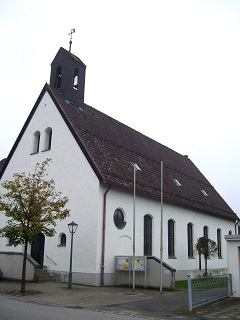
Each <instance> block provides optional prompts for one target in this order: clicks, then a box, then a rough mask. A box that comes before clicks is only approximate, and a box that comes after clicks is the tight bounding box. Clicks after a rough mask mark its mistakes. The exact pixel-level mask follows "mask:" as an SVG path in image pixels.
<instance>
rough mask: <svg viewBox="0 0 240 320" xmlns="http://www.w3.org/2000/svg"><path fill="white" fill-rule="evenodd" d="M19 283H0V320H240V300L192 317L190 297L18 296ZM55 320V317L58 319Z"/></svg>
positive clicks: (43, 287)
mask: <svg viewBox="0 0 240 320" xmlns="http://www.w3.org/2000/svg"><path fill="white" fill-rule="evenodd" d="M19 289H20V283H18V282H8V281H0V320H2V319H3V320H5V319H9V320H10V319H11V320H16V319H18V320H21V319H24V320H28V319H31V320H40V319H41V320H45V319H46V320H48V319H52V320H55V319H57V320H62V319H65V320H68V319H71V320H75V319H78V320H81V319H86V320H87V319H92V320H94V319H98V320H101V319H113V320H123V319H125V320H128V319H151V320H152V319H154V320H156V319H158V320H167V319H168V320H169V319H171V320H175V319H176V320H177V319H185V320H205V319H208V320H209V319H211V320H220V319H228V320H230V319H231V320H237V319H239V320H240V311H239V310H240V299H239V298H236V299H228V300H226V301H222V302H217V303H214V304H211V305H209V306H207V307H204V308H200V309H197V310H195V311H193V312H191V313H189V312H188V311H187V310H188V308H187V293H186V292H184V291H166V292H164V293H163V294H162V295H160V293H159V291H158V290H151V289H149V290H145V289H136V290H135V292H133V291H132V289H130V288H120V287H103V288H101V287H87V286H79V285H73V288H72V289H71V290H69V289H68V288H67V284H66V283H57V282H51V283H49V282H48V283H27V285H26V290H27V294H25V295H21V294H20V293H19ZM55 316H56V317H55Z"/></svg>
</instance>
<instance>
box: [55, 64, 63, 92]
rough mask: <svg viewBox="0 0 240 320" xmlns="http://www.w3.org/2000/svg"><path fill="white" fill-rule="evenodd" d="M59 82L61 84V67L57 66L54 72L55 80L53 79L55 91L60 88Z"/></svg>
mask: <svg viewBox="0 0 240 320" xmlns="http://www.w3.org/2000/svg"><path fill="white" fill-rule="evenodd" d="M61 82H62V68H61V66H58V67H57V70H56V79H55V87H56V88H57V89H58V88H60V87H61Z"/></svg>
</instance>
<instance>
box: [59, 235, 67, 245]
mask: <svg viewBox="0 0 240 320" xmlns="http://www.w3.org/2000/svg"><path fill="white" fill-rule="evenodd" d="M66 243H67V237H66V235H65V233H61V234H60V235H59V245H58V246H59V247H66Z"/></svg>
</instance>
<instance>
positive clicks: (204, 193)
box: [201, 189, 208, 197]
mask: <svg viewBox="0 0 240 320" xmlns="http://www.w3.org/2000/svg"><path fill="white" fill-rule="evenodd" d="M201 192H202V194H203V195H204V196H205V197H208V194H207V192H206V191H205V190H203V189H202V190H201Z"/></svg>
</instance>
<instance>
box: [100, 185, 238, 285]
mask: <svg viewBox="0 0 240 320" xmlns="http://www.w3.org/2000/svg"><path fill="white" fill-rule="evenodd" d="M117 208H121V209H123V211H124V212H125V215H126V222H127V224H126V226H125V227H124V228H123V229H121V230H119V229H117V228H116V226H115V225H114V221H113V213H114V211H115V209H117ZM135 212H136V222H135V223H136V224H135V226H136V237H135V238H136V255H139V256H141V255H143V250H144V249H143V243H144V239H143V234H144V215H146V214H149V215H151V216H152V218H153V255H154V256H156V257H160V213H161V207H160V201H157V200H154V199H151V198H147V197H140V195H137V196H136V211H135ZM106 215H107V222H106V249H105V252H106V264H105V265H106V268H105V272H107V273H112V272H114V256H115V255H132V234H133V194H132V193H130V192H127V191H123V190H119V189H116V188H111V189H110V191H109V192H108V195H107V214H106ZM169 219H173V220H174V221H175V259H169V258H168V249H167V245H168V228H167V226H168V220H169ZM189 222H191V223H192V224H193V226H194V227H193V237H194V241H193V243H194V244H195V243H196V242H197V239H198V238H199V237H201V236H203V227H204V226H205V225H207V226H208V228H209V238H210V239H212V240H214V241H216V242H217V229H218V228H220V229H221V230H222V258H221V259H219V258H215V259H213V260H208V268H209V270H210V269H217V270H219V272H221V270H222V269H224V270H225V269H226V268H227V251H226V243H225V241H224V235H225V234H228V232H229V230H231V231H232V232H233V233H234V222H229V221H227V220H225V219H219V218H216V217H214V216H209V215H206V214H203V213H199V212H196V211H193V210H189V209H184V208H179V207H175V206H173V205H170V204H164V206H163V260H164V261H165V262H166V263H167V264H169V265H170V266H172V267H173V268H175V269H176V270H177V272H176V279H177V278H178V276H177V275H178V274H179V277H181V278H185V276H186V277H187V273H188V272H189V271H191V270H198V268H199V261H198V256H195V257H194V258H188V252H187V224H188V223H189ZM203 268H204V261H202V269H203ZM185 273H186V274H185Z"/></svg>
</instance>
